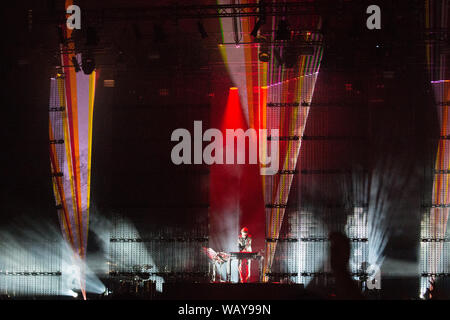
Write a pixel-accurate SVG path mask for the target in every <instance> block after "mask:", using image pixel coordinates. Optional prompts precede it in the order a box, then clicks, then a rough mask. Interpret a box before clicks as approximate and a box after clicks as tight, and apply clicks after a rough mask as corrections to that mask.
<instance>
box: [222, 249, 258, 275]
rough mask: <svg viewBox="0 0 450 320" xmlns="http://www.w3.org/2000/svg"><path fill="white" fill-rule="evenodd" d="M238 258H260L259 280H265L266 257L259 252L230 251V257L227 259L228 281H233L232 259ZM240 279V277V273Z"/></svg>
mask: <svg viewBox="0 0 450 320" xmlns="http://www.w3.org/2000/svg"><path fill="white" fill-rule="evenodd" d="M233 259H235V260H238V263H239V261H240V260H244V259H246V260H258V261H259V282H262V280H263V259H264V257H263V256H262V255H261V254H260V253H259V252H230V258H229V259H228V261H227V282H231V261H232V260H233ZM238 279H239V281H240V277H239V275H238Z"/></svg>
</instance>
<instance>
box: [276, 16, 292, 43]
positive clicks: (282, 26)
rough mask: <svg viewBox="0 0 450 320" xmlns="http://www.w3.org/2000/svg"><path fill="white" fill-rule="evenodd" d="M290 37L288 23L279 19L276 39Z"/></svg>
mask: <svg viewBox="0 0 450 320" xmlns="http://www.w3.org/2000/svg"><path fill="white" fill-rule="evenodd" d="M289 38H290V29H289V23H288V22H287V21H286V20H280V22H279V23H278V29H277V33H276V37H275V39H276V40H289Z"/></svg>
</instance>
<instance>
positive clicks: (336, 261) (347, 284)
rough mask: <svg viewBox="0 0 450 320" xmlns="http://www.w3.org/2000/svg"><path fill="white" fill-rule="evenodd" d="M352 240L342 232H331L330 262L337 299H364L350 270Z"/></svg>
mask: <svg viewBox="0 0 450 320" xmlns="http://www.w3.org/2000/svg"><path fill="white" fill-rule="evenodd" d="M349 261H350V241H349V240H348V238H347V237H346V236H345V235H344V234H342V233H340V232H332V233H330V263H331V269H332V271H333V274H334V277H335V281H336V298H337V299H346V300H347V299H351V300H359V299H363V296H362V294H361V292H360V289H359V287H358V285H357V284H356V282H355V281H353V279H352V277H351V275H350V272H349V270H348V263H349Z"/></svg>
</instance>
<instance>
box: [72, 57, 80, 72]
mask: <svg viewBox="0 0 450 320" xmlns="http://www.w3.org/2000/svg"><path fill="white" fill-rule="evenodd" d="M72 64H73V66H74V68H75V72H80V71H81V67H80V64H79V63H78V60H77V57H75V56H73V57H72Z"/></svg>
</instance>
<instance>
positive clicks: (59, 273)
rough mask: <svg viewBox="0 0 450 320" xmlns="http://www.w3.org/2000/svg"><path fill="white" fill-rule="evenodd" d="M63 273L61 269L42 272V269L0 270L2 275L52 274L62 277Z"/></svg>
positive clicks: (52, 275)
mask: <svg viewBox="0 0 450 320" xmlns="http://www.w3.org/2000/svg"><path fill="white" fill-rule="evenodd" d="M61 275H62V273H61V271H54V272H41V271H19V272H15V271H0V276H50V277H55V276H56V277H60V276H61Z"/></svg>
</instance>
